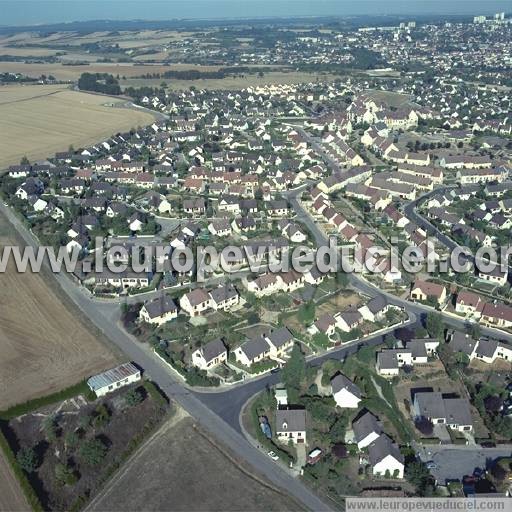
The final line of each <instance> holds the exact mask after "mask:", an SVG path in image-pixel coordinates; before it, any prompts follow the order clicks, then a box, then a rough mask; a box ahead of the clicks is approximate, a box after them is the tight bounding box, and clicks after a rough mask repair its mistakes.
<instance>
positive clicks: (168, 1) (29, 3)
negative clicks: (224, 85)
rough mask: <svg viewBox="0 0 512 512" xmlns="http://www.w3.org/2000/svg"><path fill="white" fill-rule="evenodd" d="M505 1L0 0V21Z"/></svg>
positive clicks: (460, 10) (466, 9)
mask: <svg viewBox="0 0 512 512" xmlns="http://www.w3.org/2000/svg"><path fill="white" fill-rule="evenodd" d="M507 7H508V10H510V8H511V7H512V2H510V0H0V25H3V26H6V25H33V24H40V23H61V22H70V21H86V20H132V19H144V20H170V19H176V18H188V19H201V18H202V19H205V18H206V19H207V18H212V19H215V18H255V17H262V16H265V17H273V16H278V17H293V16H344V15H345V16H350V15H356V14H410V15H411V16H414V15H415V14H469V15H478V14H491V13H494V12H499V11H507Z"/></svg>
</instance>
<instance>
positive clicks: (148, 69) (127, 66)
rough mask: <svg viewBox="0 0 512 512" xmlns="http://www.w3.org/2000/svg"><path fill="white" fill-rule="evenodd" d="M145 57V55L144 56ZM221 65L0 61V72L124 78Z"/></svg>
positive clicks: (70, 78)
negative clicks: (96, 75) (96, 74)
mask: <svg viewBox="0 0 512 512" xmlns="http://www.w3.org/2000/svg"><path fill="white" fill-rule="evenodd" d="M4 51H5V50H4ZM0 52H1V48H0ZM146 57H147V56H146ZM65 58H67V60H68V61H71V60H81V61H85V60H88V61H90V60H91V59H92V58H93V57H92V56H87V55H85V56H82V55H81V54H70V55H66V57H62V59H65ZM94 58H95V57H94ZM219 67H221V66H198V65H194V64H169V65H163V64H146V65H142V64H139V65H137V64H134V63H131V62H122V63H111V62H106V63H103V62H91V64H89V65H87V64H81V65H76V66H69V65H68V66H63V65H62V64H61V63H60V62H55V63H29V62H0V73H23V74H24V75H27V76H31V77H35V78H37V77H39V76H41V75H43V74H44V75H47V76H48V75H53V76H54V77H55V78H56V79H57V80H62V81H75V80H78V79H79V78H80V75H81V74H82V73H110V74H111V75H114V76H117V75H119V76H121V77H123V76H125V77H126V78H130V77H134V76H141V75H145V74H146V73H165V72H166V71H173V70H174V71H181V70H184V69H197V70H198V71H216V70H218V69H219Z"/></svg>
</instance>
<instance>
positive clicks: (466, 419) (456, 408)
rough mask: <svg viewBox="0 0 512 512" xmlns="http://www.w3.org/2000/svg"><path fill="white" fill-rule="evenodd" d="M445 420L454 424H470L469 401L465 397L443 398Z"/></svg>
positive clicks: (471, 422) (471, 420)
mask: <svg viewBox="0 0 512 512" xmlns="http://www.w3.org/2000/svg"><path fill="white" fill-rule="evenodd" d="M443 402H444V408H445V411H446V422H447V423H449V424H456V425H472V424H473V419H472V418H471V410H470V408H469V402H468V401H467V399H465V398H444V399H443Z"/></svg>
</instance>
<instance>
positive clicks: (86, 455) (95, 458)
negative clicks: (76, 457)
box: [79, 438, 107, 466]
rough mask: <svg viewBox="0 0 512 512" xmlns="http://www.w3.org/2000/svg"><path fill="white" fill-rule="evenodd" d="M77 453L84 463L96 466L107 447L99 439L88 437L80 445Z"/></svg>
mask: <svg viewBox="0 0 512 512" xmlns="http://www.w3.org/2000/svg"><path fill="white" fill-rule="evenodd" d="M79 453H80V457H81V458H82V459H83V461H84V462H85V463H86V464H88V465H89V466H96V465H97V464H99V463H100V462H101V461H102V460H103V459H104V458H105V456H106V455H107V447H106V446H105V444H104V443H103V441H101V439H98V438H94V439H88V440H87V441H85V442H84V443H83V444H82V446H81V447H80V450H79Z"/></svg>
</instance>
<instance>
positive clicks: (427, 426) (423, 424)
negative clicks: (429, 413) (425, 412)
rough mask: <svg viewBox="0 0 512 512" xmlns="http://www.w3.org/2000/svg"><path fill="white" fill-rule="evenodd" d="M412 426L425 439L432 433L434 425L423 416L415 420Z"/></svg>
mask: <svg viewBox="0 0 512 512" xmlns="http://www.w3.org/2000/svg"><path fill="white" fill-rule="evenodd" d="M414 425H415V426H416V428H417V429H418V430H419V431H420V432H421V433H422V434H423V435H424V436H426V437H430V436H431V435H432V434H433V433H434V425H433V424H432V422H431V421H430V420H429V419H428V418H425V417H424V416H421V417H419V418H416V420H415V422H414Z"/></svg>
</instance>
